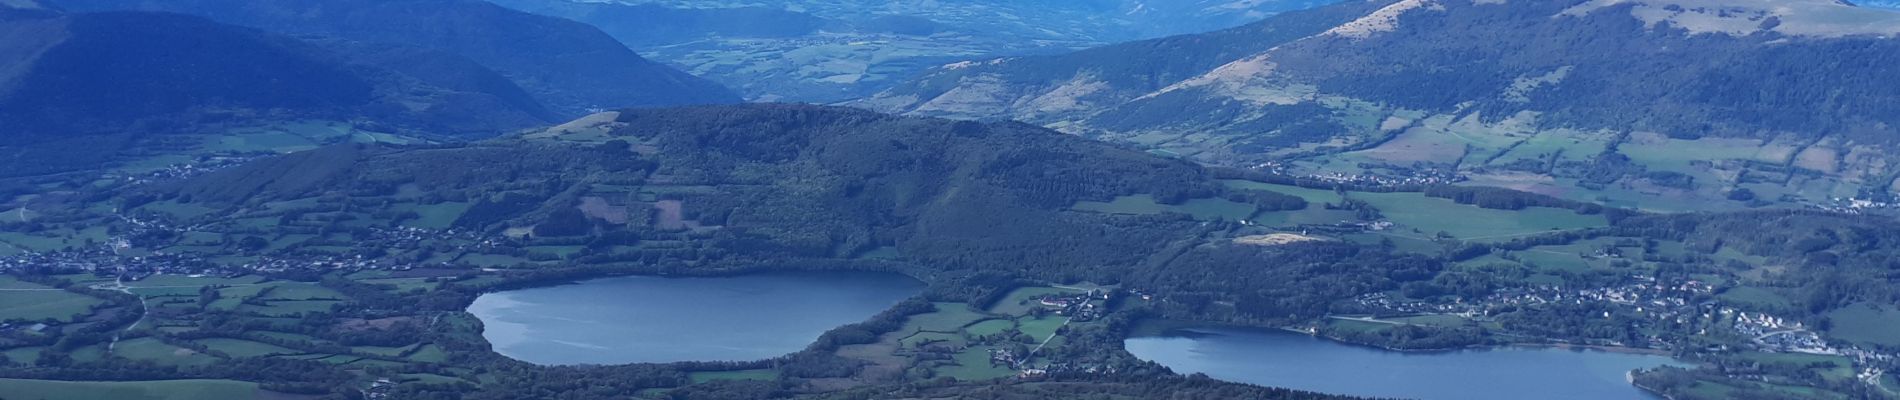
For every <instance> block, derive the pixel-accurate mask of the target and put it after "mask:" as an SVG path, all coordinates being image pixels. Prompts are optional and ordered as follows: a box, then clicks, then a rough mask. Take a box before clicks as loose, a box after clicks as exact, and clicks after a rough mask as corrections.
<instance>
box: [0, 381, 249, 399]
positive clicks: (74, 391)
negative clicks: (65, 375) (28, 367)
mask: <svg viewBox="0 0 1900 400" xmlns="http://www.w3.org/2000/svg"><path fill="white" fill-rule="evenodd" d="M0 395H3V396H5V397H6V398H8V399H26V400H106V399H110V400H212V399H217V400H245V399H262V398H264V397H263V396H260V391H259V390H258V388H257V384H255V383H250V382H239V381H227V380H177V381H150V382H65V381H45V380H29V379H0Z"/></svg>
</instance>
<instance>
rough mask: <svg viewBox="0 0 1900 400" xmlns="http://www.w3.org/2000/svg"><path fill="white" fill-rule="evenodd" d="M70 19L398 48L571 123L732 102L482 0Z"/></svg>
mask: <svg viewBox="0 0 1900 400" xmlns="http://www.w3.org/2000/svg"><path fill="white" fill-rule="evenodd" d="M54 4H57V5H61V6H64V7H67V8H68V9H71V10H76V11H89V10H148V11H170V12H179V13H186V14H193V15H200V16H204V17H207V18H211V19H214V20H217V21H220V22H225V23H230V24H235V25H241V26H250V27H255V28H259V29H264V30H269V31H273V32H278V33H285V34H292V35H314V36H326V37H334V38H340V39H345V40H349V41H356V42H365V43H371V44H381V45H402V46H410V47H417V48H423V49H430V50H434V51H440V52H444V53H449V54H454V55H458V56H461V57H464V58H467V59H469V60H473V61H474V62H476V63H479V64H480V65H482V66H484V67H487V68H489V69H493V70H495V71H498V72H500V73H501V74H502V75H504V76H507V77H508V78H509V79H510V80H511V81H513V82H514V83H515V84H516V85H518V86H520V87H521V88H523V89H526V90H527V91H528V92H529V93H531V94H533V95H534V97H535V99H536V100H537V101H538V102H540V103H541V104H544V105H546V106H547V107H548V108H549V109H550V110H553V111H554V112H556V113H558V114H561V115H563V116H567V117H577V116H580V115H585V114H586V113H587V112H589V111H590V110H594V109H602V108H619V107H655V106H671V105H684V104H713V103H732V102H737V101H738V100H739V99H738V96H736V95H734V94H733V93H732V92H731V91H729V90H727V89H725V88H724V87H721V86H719V85H717V84H714V83H711V82H708V81H705V80H703V79H699V78H697V77H693V76H691V75H688V74H686V73H683V72H680V71H678V70H674V69H672V68H669V67H667V66H664V65H660V64H658V63H654V62H651V61H648V60H646V59H644V58H641V57H640V56H639V55H637V54H634V52H633V51H632V50H628V49H627V48H626V46H624V45H622V44H620V43H619V42H617V41H615V40H614V38H612V37H610V36H608V35H607V34H605V33H602V32H601V31H600V30H599V29H595V28H594V27H591V26H588V25H586V24H581V23H577V22H574V21H569V20H564V19H559V18H551V17H544V16H539V15H533V14H528V13H524V12H519V11H515V10H511V9H507V8H503V7H500V6H496V5H494V4H489V3H487V2H484V1H479V0H401V1H384V0H266V1H252V0H185V1H170V0H167V1H147V0H61V1H59V2H56V3H54Z"/></svg>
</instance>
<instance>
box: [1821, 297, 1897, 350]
mask: <svg viewBox="0 0 1900 400" xmlns="http://www.w3.org/2000/svg"><path fill="white" fill-rule="evenodd" d="M1827 316H1828V319H1830V320H1831V321H1833V322H1834V327H1833V329H1830V330H1828V331H1827V333H1828V335H1829V336H1833V337H1837V338H1841V339H1845V340H1847V341H1852V342H1859V343H1866V344H1873V345H1880V346H1900V310H1894V309H1892V308H1891V307H1886V308H1876V307H1875V306H1872V305H1868V304H1866V303H1860V304H1855V305H1852V306H1848V307H1846V308H1842V309H1839V310H1834V312H1831V313H1828V315H1827Z"/></svg>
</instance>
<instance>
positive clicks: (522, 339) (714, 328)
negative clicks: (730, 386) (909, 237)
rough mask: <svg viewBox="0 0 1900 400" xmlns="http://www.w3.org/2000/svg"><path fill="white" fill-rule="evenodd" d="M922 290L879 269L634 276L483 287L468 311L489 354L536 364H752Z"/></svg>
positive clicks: (802, 345)
mask: <svg viewBox="0 0 1900 400" xmlns="http://www.w3.org/2000/svg"><path fill="white" fill-rule="evenodd" d="M922 290H923V284H922V283H921V282H918V281H916V280H914V279H910V278H908V277H905V276H903V275H897V274H885V273H861V272H798V273H766V274H754V275H743V276H736V277H721V278H660V277H646V276H635V277H620V278H607V279H598V280H591V281H586V282H581V283H578V284H573V285H563V286H554V287H545V288H536V289H526V290H517V291H509V292H500V293H490V294H486V295H482V296H481V297H480V298H477V299H475V303H474V304H473V305H470V306H469V308H468V311H469V312H470V313H473V314H475V316H476V317H478V318H480V319H481V320H482V324H483V325H484V330H483V331H482V336H484V337H486V338H488V342H489V343H492V344H494V347H495V351H496V352H498V353H501V354H502V355H506V356H508V357H512V358H514V359H517V360H522V361H527V362H531V363H535V364H542V365H575V364H626V363H664V362H675V361H749V360H760V359H766V358H772V357H777V356H781V355H785V354H789V353H792V352H796V351H799V350H803V349H804V348H805V346H808V345H811V343H812V341H813V340H814V339H817V338H818V335H820V334H823V333H824V332H825V331H829V330H831V329H833V328H837V327H839V326H843V325H848V324H852V323H857V322H862V321H864V320H865V319H868V318H870V317H871V316H873V315H876V314H877V313H879V312H882V311H884V310H885V309H888V308H890V307H891V306H893V305H896V304H897V303H898V302H900V301H903V300H904V299H906V298H909V297H911V296H914V295H916V294H918V293H921V292H922Z"/></svg>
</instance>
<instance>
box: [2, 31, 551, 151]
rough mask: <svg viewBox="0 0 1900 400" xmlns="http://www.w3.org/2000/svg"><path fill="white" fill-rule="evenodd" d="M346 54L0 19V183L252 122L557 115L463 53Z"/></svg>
mask: <svg viewBox="0 0 1900 400" xmlns="http://www.w3.org/2000/svg"><path fill="white" fill-rule="evenodd" d="M342 50H344V51H345V52H338V51H332V50H331V49H325V48H322V47H320V46H316V45H312V44H310V43H306V42H301V41H297V40H294V39H290V38H285V37H280V36H275V35H270V34H266V33H263V32H259V31H256V30H252V29H248V28H242V27H235V26H229V25H224V24H219V23H216V22H212V21H209V20H205V19H202V18H197V17H190V16H184V15H178V14H165V13H144V12H109V13H81V14H70V15H68V14H61V13H56V12H51V11H18V10H13V11H8V10H0V126H4V127H5V128H4V129H0V154H4V156H0V159H4V163H5V165H7V166H8V167H10V168H6V172H5V173H4V174H0V175H5V176H20V175H33V174H39V173H48V172H59V171H65V170H70V169H73V168H99V167H100V166H102V165H103V164H105V162H106V161H107V160H111V159H114V158H115V157H117V156H118V154H117V153H118V152H119V151H121V150H127V149H131V148H133V147H140V146H135V145H136V144H137V142H139V141H141V140H145V139H146V138H148V137H151V135H152V134H165V133H179V132H195V131H202V130H211V129H214V128H215V126H218V125H220V124H228V123H244V122H247V121H281V120H292V119H322V120H334V121H361V122H364V123H371V124H379V125H381V126H385V127H388V128H390V129H396V130H406V131H422V132H427V133H430V134H439V135H452V134H464V133H474V134H494V133H497V132H501V131H506V130H510V129H519V128H523V127H529V126H535V125H539V124H545V123H547V122H548V121H549V120H550V119H551V118H553V114H552V113H549V112H548V111H546V110H545V109H543V108H542V107H540V105H539V104H538V103H535V102H533V101H532V100H531V99H528V98H527V97H526V96H525V94H523V93H522V91H521V89H520V88H518V87H515V86H514V85H512V84H510V83H508V82H506V81H505V80H502V79H500V78H499V76H497V75H495V74H494V73H493V72H492V71H488V70H486V69H483V68H480V67H478V66H474V65H472V64H469V63H467V62H466V61H464V60H461V59H459V58H457V57H453V56H448V55H442V54H432V53H427V52H414V51H407V52H403V51H383V50H376V49H370V48H355V49H342ZM384 66H389V67H391V68H384ZM397 68H401V69H400V70H398V69H397Z"/></svg>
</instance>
